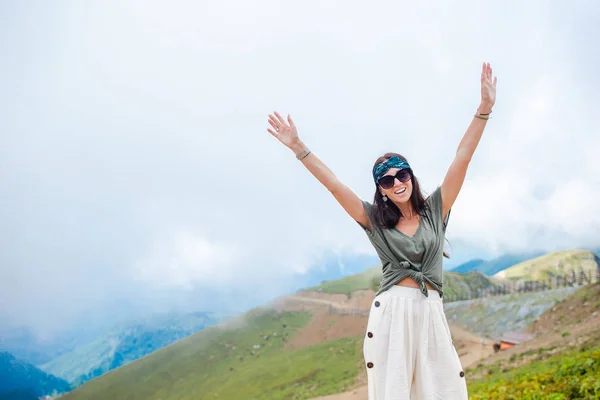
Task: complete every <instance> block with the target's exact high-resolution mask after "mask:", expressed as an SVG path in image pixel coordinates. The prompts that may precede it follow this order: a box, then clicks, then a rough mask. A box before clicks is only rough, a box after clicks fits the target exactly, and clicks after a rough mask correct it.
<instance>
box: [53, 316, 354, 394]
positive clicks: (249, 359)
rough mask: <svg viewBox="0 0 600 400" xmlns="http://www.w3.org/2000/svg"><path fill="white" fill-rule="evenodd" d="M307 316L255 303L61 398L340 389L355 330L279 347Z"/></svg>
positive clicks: (350, 368)
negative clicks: (318, 341)
mask: <svg viewBox="0 0 600 400" xmlns="http://www.w3.org/2000/svg"><path fill="white" fill-rule="evenodd" d="M310 319H311V314H310V313H306V312H295V313H281V314H278V313H276V312H274V311H273V310H258V309H257V310H254V311H253V312H249V313H247V314H246V315H245V316H244V318H240V319H238V321H232V322H231V323H230V324H229V325H230V328H229V329H227V330H226V329H223V328H221V327H218V326H214V327H209V328H207V329H205V330H203V331H201V332H199V333H197V334H195V335H192V336H191V337H188V338H186V339H183V340H181V341H179V342H177V343H174V344H172V345H170V346H167V347H165V348H164V349H161V350H159V351H157V352H155V353H153V354H150V355H148V356H146V357H144V358H142V359H140V360H138V361H136V362H133V363H130V364H128V365H125V366H123V367H120V368H118V369H116V370H114V371H111V372H109V373H107V374H105V375H103V376H101V377H99V378H96V379H94V380H92V381H89V382H88V383H86V384H85V385H83V386H81V387H79V388H77V389H75V390H74V391H73V392H71V393H69V394H68V395H66V396H65V397H64V399H67V400H73V399H107V398H111V399H112V398H115V399H117V398H127V399H144V400H146V399H163V400H167V399H178V400H179V399H200V398H208V397H207V396H208V395H210V398H220V399H238V398H252V399H265V400H266V399H274V400H276V399H289V398H293V397H295V396H298V395H299V396H300V398H310V397H312V396H318V395H320V394H330V393H335V392H339V391H342V390H344V388H345V387H346V386H347V385H350V384H351V383H353V382H354V380H355V378H356V375H357V373H358V370H359V368H360V366H361V365H362V363H361V358H362V352H361V345H362V338H354V339H340V340H335V341H330V342H325V343H321V344H320V345H317V346H312V347H308V348H304V349H298V350H287V349H284V348H283V346H284V344H285V342H286V341H287V340H289V338H291V337H292V336H293V335H294V333H295V332H296V331H297V330H298V329H299V328H301V327H303V326H304V325H306V324H307V323H308V322H309V320H310ZM61 399H62V398H61Z"/></svg>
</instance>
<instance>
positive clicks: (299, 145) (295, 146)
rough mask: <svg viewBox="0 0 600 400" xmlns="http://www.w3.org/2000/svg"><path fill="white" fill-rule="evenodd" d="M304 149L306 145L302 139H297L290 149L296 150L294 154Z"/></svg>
mask: <svg viewBox="0 0 600 400" xmlns="http://www.w3.org/2000/svg"><path fill="white" fill-rule="evenodd" d="M304 149H306V145H305V144H304V143H302V141H301V140H300V139H298V140H295V141H294V142H292V144H291V145H290V150H292V151H293V152H294V154H298V153H300V152H301V151H303V150H304Z"/></svg>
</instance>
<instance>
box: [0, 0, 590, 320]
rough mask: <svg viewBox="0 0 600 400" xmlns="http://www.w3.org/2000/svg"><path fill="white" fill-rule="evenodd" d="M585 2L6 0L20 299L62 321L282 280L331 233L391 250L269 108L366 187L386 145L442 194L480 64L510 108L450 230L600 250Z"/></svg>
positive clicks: (2, 255)
mask: <svg viewBox="0 0 600 400" xmlns="http://www.w3.org/2000/svg"><path fill="white" fill-rule="evenodd" d="M578 4H579V6H578V7H571V6H568V5H563V4H561V3H554V4H550V5H548V4H547V3H546V2H541V1H532V2H527V3H522V2H514V3H513V4H512V5H511V4H507V3H506V2H495V3H486V4H482V3H480V2H475V1H470V2H460V3H458V2H455V3H452V2H442V1H440V2H436V3H414V2H412V3H410V2H400V3H399V2H381V3H377V4H371V3H369V4H368V5H367V4H366V3H364V2H360V3H359V2H340V1H336V2H325V3H323V2H310V1H309V2H302V3H285V4H284V3H281V2H275V1H263V2H259V3H252V4H251V5H250V3H245V2H241V1H226V2H221V3H210V4H209V3H206V4H205V3H201V2H200V3H198V2H183V1H182V2H175V3H173V2H170V3H169V4H166V3H164V2H140V1H129V2H113V3H110V2H102V3H97V4H95V5H93V6H92V5H85V6H84V5H74V4H68V6H67V4H66V3H63V4H61V3H56V2H55V3H53V4H52V6H48V9H46V10H41V11H40V10H39V9H36V10H35V11H33V9H28V8H26V7H22V8H19V7H18V6H11V7H10V9H6V10H2V12H0V15H3V16H9V17H4V19H5V20H6V21H3V22H6V23H5V24H1V26H2V27H1V28H0V29H1V33H2V35H1V36H0V37H4V38H11V40H10V41H4V42H0V49H1V50H2V51H3V54H5V58H6V60H8V61H7V62H6V63H3V64H2V65H1V66H0V76H2V77H3V78H2V80H3V81H2V87H3V96H2V98H0V119H2V121H3V126H4V128H3V131H2V134H0V160H1V161H0V191H2V193H0V198H1V199H2V202H3V203H2V207H0V218H1V221H0V239H1V240H0V243H2V244H0V246H2V248H1V249H0V250H1V251H0V264H1V269H0V285H5V286H7V287H6V288H5V287H3V286H0V315H6V314H9V315H11V317H13V318H14V319H19V320H20V322H24V323H28V324H36V323H37V321H38V320H39V319H40V314H44V315H46V316H48V315H51V316H52V318H53V319H55V320H56V321H58V320H59V319H60V317H61V315H62V314H61V313H70V314H69V315H75V314H76V313H80V314H85V309H86V307H91V306H92V305H93V306H96V305H97V304H98V303H99V302H102V301H104V300H106V299H108V298H115V297H119V296H121V297H122V298H127V296H129V297H131V298H133V297H135V296H139V295H140V293H139V291H135V292H132V293H130V292H129V290H130V288H131V284H132V281H134V282H135V283H136V285H138V286H139V287H138V289H139V290H143V289H144V287H145V286H147V288H148V289H147V292H148V293H150V294H151V295H150V294H147V296H148V298H147V304H148V305H149V307H156V308H158V307H159V306H160V307H162V306H165V304H166V303H168V302H169V301H171V300H170V295H167V293H171V292H169V291H171V290H175V288H183V289H185V290H187V291H193V289H194V288H195V287H197V286H198V285H203V284H204V283H205V282H206V281H208V280H210V281H211V282H215V283H218V284H222V285H223V286H228V287H229V286H230V287H234V288H235V287H238V286H237V285H239V287H241V286H244V288H247V287H254V288H255V287H257V285H264V287H263V286H258V287H260V288H261V290H260V292H261V294H262V293H264V294H265V296H267V295H268V296H271V295H273V296H274V295H276V292H277V290H283V288H286V287H290V286H289V285H288V284H289V280H292V279H294V278H293V276H294V273H297V272H302V271H306V270H307V269H309V268H310V267H311V266H312V265H313V264H314V262H315V260H319V259H320V258H319V257H321V256H322V254H323V252H324V251H325V250H327V251H333V252H338V253H340V254H347V253H350V252H354V253H356V254H364V253H368V252H373V250H372V249H371V247H370V244H369V242H368V240H367V238H366V236H365V235H364V233H363V232H362V230H361V229H360V227H359V226H358V224H356V223H355V222H354V221H352V220H351V219H350V217H349V216H348V215H346V213H345V211H343V210H342V209H341V207H340V206H339V205H338V204H337V203H336V201H335V199H333V197H332V196H331V194H330V193H328V192H327V190H326V189H325V188H323V187H322V185H321V184H320V183H319V182H317V181H316V179H315V178H314V177H313V176H311V175H310V173H309V172H308V171H306V170H305V168H304V167H303V166H302V164H300V163H299V162H298V161H297V160H296V159H295V158H294V157H293V154H292V153H291V152H290V151H289V150H288V149H285V148H284V147H283V146H281V145H280V144H279V143H277V141H276V140H275V139H274V138H272V137H271V136H270V135H269V134H268V133H267V132H266V128H267V126H268V125H267V122H266V121H267V114H268V113H270V112H272V111H273V110H279V111H281V112H282V113H286V114H287V113H288V112H290V113H291V114H292V116H293V117H294V120H295V122H296V124H297V125H298V127H299V129H300V134H301V137H302V138H303V140H304V141H305V142H306V143H307V145H308V146H309V147H310V148H311V149H312V150H313V152H314V153H315V154H316V155H317V156H318V157H319V158H321V159H322V160H323V161H324V162H325V163H326V165H327V166H328V167H330V168H331V169H332V170H333V171H334V173H335V174H336V175H337V176H338V177H339V178H340V179H341V180H342V181H343V182H344V183H345V184H347V185H348V186H349V187H351V188H352V189H353V190H354V191H355V192H356V193H357V194H358V195H359V196H360V197H361V198H363V199H367V200H372V195H373V190H374V188H373V184H372V182H371V176H370V169H371V166H372V163H373V161H374V160H375V159H376V158H377V157H378V156H379V155H380V154H382V153H384V152H386V151H397V152H400V153H402V154H404V155H405V156H407V157H408V158H409V160H410V162H411V164H412V165H413V167H414V168H415V171H416V173H417V176H418V177H419V179H420V181H421V183H422V186H423V187H424V189H425V190H426V191H428V192H431V191H432V190H433V189H434V188H435V186H437V185H439V184H440V183H441V181H442V179H443V177H444V174H445V172H446V169H447V167H448V166H449V165H450V162H451V161H452V157H453V155H454V152H455V150H456V147H457V145H458V143H459V142H460V139H461V137H462V135H463V133H464V131H465V129H466V128H467V125H468V123H469V122H470V120H471V118H472V117H471V116H472V113H473V112H474V110H475V108H476V107H477V104H478V100H479V99H478V96H479V87H478V85H479V72H480V68H481V63H482V62H483V61H490V62H491V63H492V66H493V67H494V71H495V73H496V74H497V75H498V102H497V104H496V107H495V109H494V113H493V114H492V116H493V118H492V120H490V122H489V123H488V127H487V128H486V131H485V133H484V136H483V139H482V141H481V144H480V146H479V148H478V149H477V152H476V153H475V157H474V159H473V162H472V165H471V166H470V169H469V173H468V175H467V180H466V182H465V185H464V188H463V191H462V192H461V194H460V196H459V199H458V202H457V203H456V205H455V207H454V210H453V214H452V218H451V224H450V227H449V231H448V236H449V239H450V240H451V242H465V243H469V244H470V245H472V246H482V247H485V248H488V249H490V250H491V251H494V252H503V251H510V250H522V249H528V248H531V247H536V248H537V247H540V248H546V249H553V248H557V247H561V246H578V245H580V244H586V243H587V244H590V245H592V244H594V243H597V239H596V237H597V234H596V232H597V229H598V227H600V220H599V218H600V210H599V207H600V206H599V204H600V202H598V201H597V199H598V198H600V179H599V177H600V164H599V162H598V157H597V151H598V150H597V149H598V148H600V139H598V135H597V129H596V127H595V121H594V115H595V112H596V110H597V109H598V108H599V106H600V101H599V99H598V96H597V93H596V89H595V88H597V87H598V86H599V81H598V77H597V70H598V67H599V66H600V57H599V56H598V52H597V51H595V50H594V49H595V48H596V47H594V43H593V38H595V37H598V36H599V35H600V32H599V31H598V30H599V28H598V26H599V25H598V24H594V23H592V22H593V21H594V20H595V19H597V16H598V14H599V11H598V10H599V7H598V6H597V4H596V3H595V2H592V1H590V2H587V3H578ZM2 7H4V8H7V6H6V5H4V6H2ZM509 27H510V28H509ZM40 32H43V34H40ZM181 227H185V229H182V228H181ZM454 256H455V257H458V258H461V255H459V254H454ZM240 278H241V279H240ZM249 285H250V286H249ZM252 285H254V286H252ZM73 288H77V290H75V289H73ZM150 288H153V290H154V291H156V292H159V291H160V293H153V292H152V290H151V289H150ZM57 293H59V294H57ZM7 294H9V295H7ZM121 297H119V298H121ZM48 298H51V299H52V301H51V302H49V301H46V303H45V304H46V305H45V306H44V307H42V308H40V307H39V304H41V303H44V300H45V299H48ZM153 301H154V303H152V302H153ZM178 301H180V300H178ZM75 303H77V307H76V308H77V309H76V310H74V309H73V307H75V306H73V304H75ZM198 306H199V307H200V305H198ZM165 307H166V306H165Z"/></svg>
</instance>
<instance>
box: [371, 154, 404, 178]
mask: <svg viewBox="0 0 600 400" xmlns="http://www.w3.org/2000/svg"><path fill="white" fill-rule="evenodd" d="M390 168H400V169H410V165H408V163H407V162H406V161H404V160H403V159H401V158H400V157H398V156H391V157H390V158H388V159H387V160H386V161H384V162H382V163H379V164H377V165H376V166H375V168H373V179H375V183H377V182H379V179H381V177H382V176H383V175H385V173H386V172H388V171H389V169H390Z"/></svg>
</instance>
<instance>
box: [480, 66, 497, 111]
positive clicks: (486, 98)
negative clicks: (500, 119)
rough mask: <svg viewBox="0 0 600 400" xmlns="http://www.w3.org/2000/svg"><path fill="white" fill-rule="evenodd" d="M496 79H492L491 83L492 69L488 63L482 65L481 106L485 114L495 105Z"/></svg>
mask: <svg viewBox="0 0 600 400" xmlns="http://www.w3.org/2000/svg"><path fill="white" fill-rule="evenodd" d="M497 81H498V78H497V77H494V81H493V82H492V67H491V66H490V64H489V63H483V67H482V68H481V105H482V106H483V107H482V108H483V109H485V110H486V111H485V112H489V110H491V109H492V107H493V106H494V103H496V82H497Z"/></svg>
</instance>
